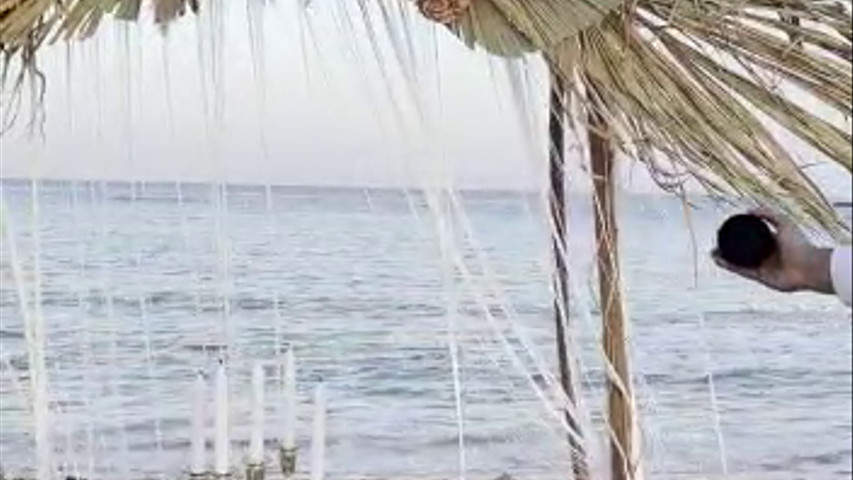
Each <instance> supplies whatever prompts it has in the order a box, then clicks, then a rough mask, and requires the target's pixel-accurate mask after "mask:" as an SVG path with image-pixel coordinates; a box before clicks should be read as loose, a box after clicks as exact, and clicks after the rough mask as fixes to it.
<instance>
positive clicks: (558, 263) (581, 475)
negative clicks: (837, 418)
mask: <svg viewBox="0 0 853 480" xmlns="http://www.w3.org/2000/svg"><path fill="white" fill-rule="evenodd" d="M550 105H551V108H550V116H549V120H548V132H549V138H550V141H549V147H550V148H549V150H548V152H549V153H548V167H549V179H550V185H549V192H548V193H549V194H548V205H549V209H550V214H551V223H552V225H553V226H554V233H553V236H552V237H551V246H552V251H553V255H554V277H553V283H554V323H555V326H556V332H557V335H556V336H557V360H558V366H559V369H560V385H561V386H562V388H563V391H564V392H565V394H566V397H567V398H568V400H569V402H570V403H571V404H572V405H573V406H574V405H576V400H575V390H574V384H573V381H572V370H571V365H570V363H569V352H568V345H567V337H566V328H565V327H566V324H567V323H568V322H565V323H564V322H563V319H564V318H565V319H568V317H569V288H568V279H569V269H568V265H567V262H566V255H568V252H567V244H566V182H565V164H566V161H565V125H564V121H565V119H566V89H565V85H564V83H563V79H562V77H561V76H560V73H559V72H557V71H555V70H553V69H552V70H551V97H550ZM566 422H567V423H568V425H569V428H571V429H572V430H573V431H574V432H575V433H576V434H577V436H575V435H569V448H570V449H571V459H572V471H573V472H574V478H575V480H588V478H589V472H588V470H587V462H586V454H585V452H584V450H583V445H581V443H580V442H578V440H577V439H578V437H579V436H580V433H581V432H580V427H579V424H578V422H577V421H576V419H575V418H574V417H573V416H572V412H570V411H568V410H566Z"/></svg>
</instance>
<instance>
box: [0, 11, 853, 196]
mask: <svg viewBox="0 0 853 480" xmlns="http://www.w3.org/2000/svg"><path fill="white" fill-rule="evenodd" d="M219 3H220V4H222V5H224V6H226V8H227V11H225V12H224V13H223V15H222V22H221V23H222V25H223V28H222V30H221V31H220V32H219V33H216V34H211V33H210V32H211V30H215V28H213V29H212V28H211V25H213V24H215V20H214V21H209V20H210V19H201V20H197V19H195V18H194V17H192V16H188V17H186V18H184V19H182V21H180V22H178V23H177V24H176V25H175V26H173V27H172V28H171V29H170V31H169V34H168V36H166V37H164V36H163V35H161V34H160V32H159V31H158V29H157V28H155V27H153V26H152V25H151V22H150V21H146V22H142V23H141V25H135V24H134V25H130V26H127V25H124V24H121V25H117V24H113V23H106V24H105V25H104V26H103V27H102V28H101V29H100V31H99V33H98V34H97V35H96V36H95V37H94V38H92V39H89V40H87V41H85V42H78V43H75V44H74V45H73V46H71V47H67V46H66V45H64V44H58V45H56V46H54V47H52V48H50V49H48V50H47V51H46V52H45V54H43V56H42V58H41V65H42V68H43V69H44V71H45V73H46V74H47V78H48V82H49V84H48V91H47V97H46V114H47V120H46V124H45V128H44V136H43V138H36V139H33V138H29V137H28V136H27V135H26V132H25V131H24V130H23V129H21V128H19V129H16V130H15V131H13V132H11V133H10V134H7V135H6V136H5V137H4V138H3V139H2V146H0V154H2V166H0V175H2V176H4V177H27V176H30V175H41V176H45V177H61V178H98V179H115V178H123V179H127V178H136V179H159V180H176V179H183V180H213V179H224V180H228V181H233V182H251V183H275V184H302V185H304V184H309V185H312V184H335V185H340V184H343V185H382V186H393V185H418V184H422V183H424V182H433V181H436V180H437V179H438V180H440V181H445V180H446V179H451V180H452V181H453V182H454V184H456V185H458V186H461V187H475V188H530V187H535V186H536V185H538V184H540V183H541V182H542V179H543V172H544V170H543V169H542V166H543V164H544V161H545V150H544V148H543V145H544V139H543V138H542V136H541V135H542V134H543V133H544V128H545V119H544V112H545V106H546V104H545V100H546V97H545V92H546V88H547V85H546V82H545V79H544V75H543V73H544V72H543V71H542V70H543V69H542V66H541V65H540V64H538V63H536V62H535V61H530V62H528V66H529V67H530V68H529V69H528V75H527V76H526V77H524V79H523V81H522V82H521V83H520V84H521V85H522V87H523V88H522V91H523V92H524V93H525V94H526V95H529V98H528V100H527V101H528V102H529V108H526V109H521V110H526V111H527V112H532V115H533V116H534V118H532V119H530V118H528V119H526V120H528V121H525V118H524V116H523V115H524V114H522V113H519V112H520V111H521V110H520V109H519V108H518V106H519V105H518V101H519V100H518V99H519V98H521V96H519V95H517V94H513V89H512V87H511V82H510V74H508V72H509V70H508V68H507V65H506V63H505V62H504V61H502V60H497V59H490V58H489V57H488V56H487V55H485V54H483V53H481V52H472V51H470V50H468V49H467V48H466V47H465V46H464V45H462V44H461V42H459V41H458V40H457V39H456V38H455V37H453V36H452V35H451V34H450V33H448V32H447V31H446V30H444V29H443V28H440V27H439V28H435V27H434V26H433V25H430V24H428V23H427V22H426V21H424V20H422V19H420V18H419V17H414V21H413V22H412V25H413V27H414V28H413V30H412V34H411V38H412V44H413V45H414V52H415V57H416V61H415V62H414V63H413V64H414V65H416V67H417V72H416V74H417V78H418V81H417V83H416V85H415V86H414V88H409V87H408V84H407V83H406V82H405V81H403V75H402V74H401V70H400V68H399V63H398V62H396V60H395V56H394V50H393V49H392V43H391V42H389V41H387V39H386V37H385V32H384V28H382V26H381V25H375V27H376V28H377V31H378V32H379V33H378V35H379V38H380V40H379V42H378V45H377V47H378V48H379V50H380V55H379V57H381V58H383V59H384V62H383V64H384V65H385V68H380V67H379V63H378V62H377V61H376V58H377V55H375V54H374V52H373V51H372V46H371V43H370V42H369V41H368V38H369V36H368V35H367V34H366V31H365V30H364V25H363V22H362V20H361V17H360V16H358V11H357V2H315V4H313V5H312V6H311V7H310V9H309V15H310V19H309V20H307V21H306V20H304V19H301V18H300V15H299V13H298V12H299V10H298V7H297V5H296V2H293V1H285V2H277V3H274V4H271V5H268V6H267V7H265V8H266V10H265V11H264V13H265V14H264V15H263V16H262V18H263V34H262V35H259V34H258V35H254V36H253V35H251V34H250V28H249V25H250V22H249V21H248V18H249V15H248V12H247V11H246V10H245V4H244V3H243V2H219ZM248 3H250V4H254V3H259V2H248ZM206 5H208V4H206ZM341 5H344V6H346V5H349V8H350V10H349V12H344V11H342V10H341V8H342V7H341ZM214 17H215V15H214ZM257 18H260V17H257ZM376 18H379V17H378V16H377V17H376ZM350 20H351V23H350ZM253 25H255V26H257V23H254V24H253ZM350 25H352V27H350ZM309 27H310V28H309ZM350 28H354V30H352V31H350V30H349V29H350ZM258 31H259V29H258V28H255V32H258ZM219 44H222V45H224V46H225V47H224V48H222V49H219V50H217V45H219ZM252 45H255V48H254V49H253V48H252ZM400 45H404V43H403V42H400ZM212 50H213V51H217V52H218V53H215V54H211V51H212ZM253 50H254V53H253ZM407 64H409V63H408V62H407ZM518 71H520V70H518ZM220 75H221V77H220ZM516 92H517V90H516ZM415 98H419V99H420V102H418V101H417V100H415ZM217 101H221V102H222V103H221V106H222V108H221V111H222V112H223V113H222V116H221V121H218V120H217V118H218V117H217V115H216V114H215V113H214V112H215V111H216V110H217V109H216V108H215V107H214V105H213V104H215V103H216V102H217ZM416 105H425V106H426V107H427V109H428V110H429V111H428V112H426V117H427V118H426V120H425V121H424V122H422V123H420V124H419V123H418V122H417V121H416V119H417V118H418V116H417V115H416V113H415V106H416ZM526 130H529V131H530V132H533V133H534V134H535V136H533V135H530V134H529V133H525V131H526ZM569 157H570V162H573V161H574V163H576V161H577V155H576V152H574V151H572V150H570V152H569ZM573 157H574V158H573ZM818 176H819V177H821V178H823V179H824V180H823V181H822V183H823V184H824V185H826V186H827V187H828V188H829V189H830V193H831V194H833V195H834V196H839V195H840V196H844V194H845V192H848V193H847V196H849V191H850V178H849V175H847V174H842V175H839V174H838V170H834V169H826V171H825V172H821V173H819V175H818ZM645 177H646V176H645V175H644V174H643V172H642V171H641V170H640V169H633V171H632V172H630V175H627V176H626V178H630V181H626V183H627V184H629V185H628V188H630V189H633V190H652V189H653V187H652V186H651V183H650V182H649V181H648V179H647V178H645ZM580 183H582V182H580Z"/></svg>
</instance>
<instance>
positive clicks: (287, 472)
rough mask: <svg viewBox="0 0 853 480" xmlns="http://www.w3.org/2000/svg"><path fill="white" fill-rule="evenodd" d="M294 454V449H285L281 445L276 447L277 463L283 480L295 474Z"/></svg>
mask: <svg viewBox="0 0 853 480" xmlns="http://www.w3.org/2000/svg"><path fill="white" fill-rule="evenodd" d="M296 452H297V448H296V447H293V448H285V447H284V446H283V445H281V446H279V447H278V463H279V465H280V466H281V474H282V475H284V477H285V478H290V477H292V476H293V474H295V473H296Z"/></svg>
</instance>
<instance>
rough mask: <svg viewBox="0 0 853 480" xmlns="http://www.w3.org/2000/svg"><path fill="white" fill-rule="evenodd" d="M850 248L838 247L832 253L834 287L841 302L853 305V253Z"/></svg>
mask: <svg viewBox="0 0 853 480" xmlns="http://www.w3.org/2000/svg"><path fill="white" fill-rule="evenodd" d="M851 250H853V249H851V247H850V246H844V247H838V248H836V249H835V251H834V252H833V253H832V265H831V267H830V269H831V274H832V286H833V287H834V288H835V293H836V294H837V295H838V297H839V298H841V301H842V302H844V303H845V305H847V306H851V304H853V258H851V257H853V253H851Z"/></svg>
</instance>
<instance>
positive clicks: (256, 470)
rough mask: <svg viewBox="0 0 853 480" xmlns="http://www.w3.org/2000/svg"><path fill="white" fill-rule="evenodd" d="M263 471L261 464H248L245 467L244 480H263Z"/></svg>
mask: <svg viewBox="0 0 853 480" xmlns="http://www.w3.org/2000/svg"><path fill="white" fill-rule="evenodd" d="M265 470H266V469H265V468H264V464H263V463H250V464H249V465H247V466H246V480H264V474H265Z"/></svg>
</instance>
